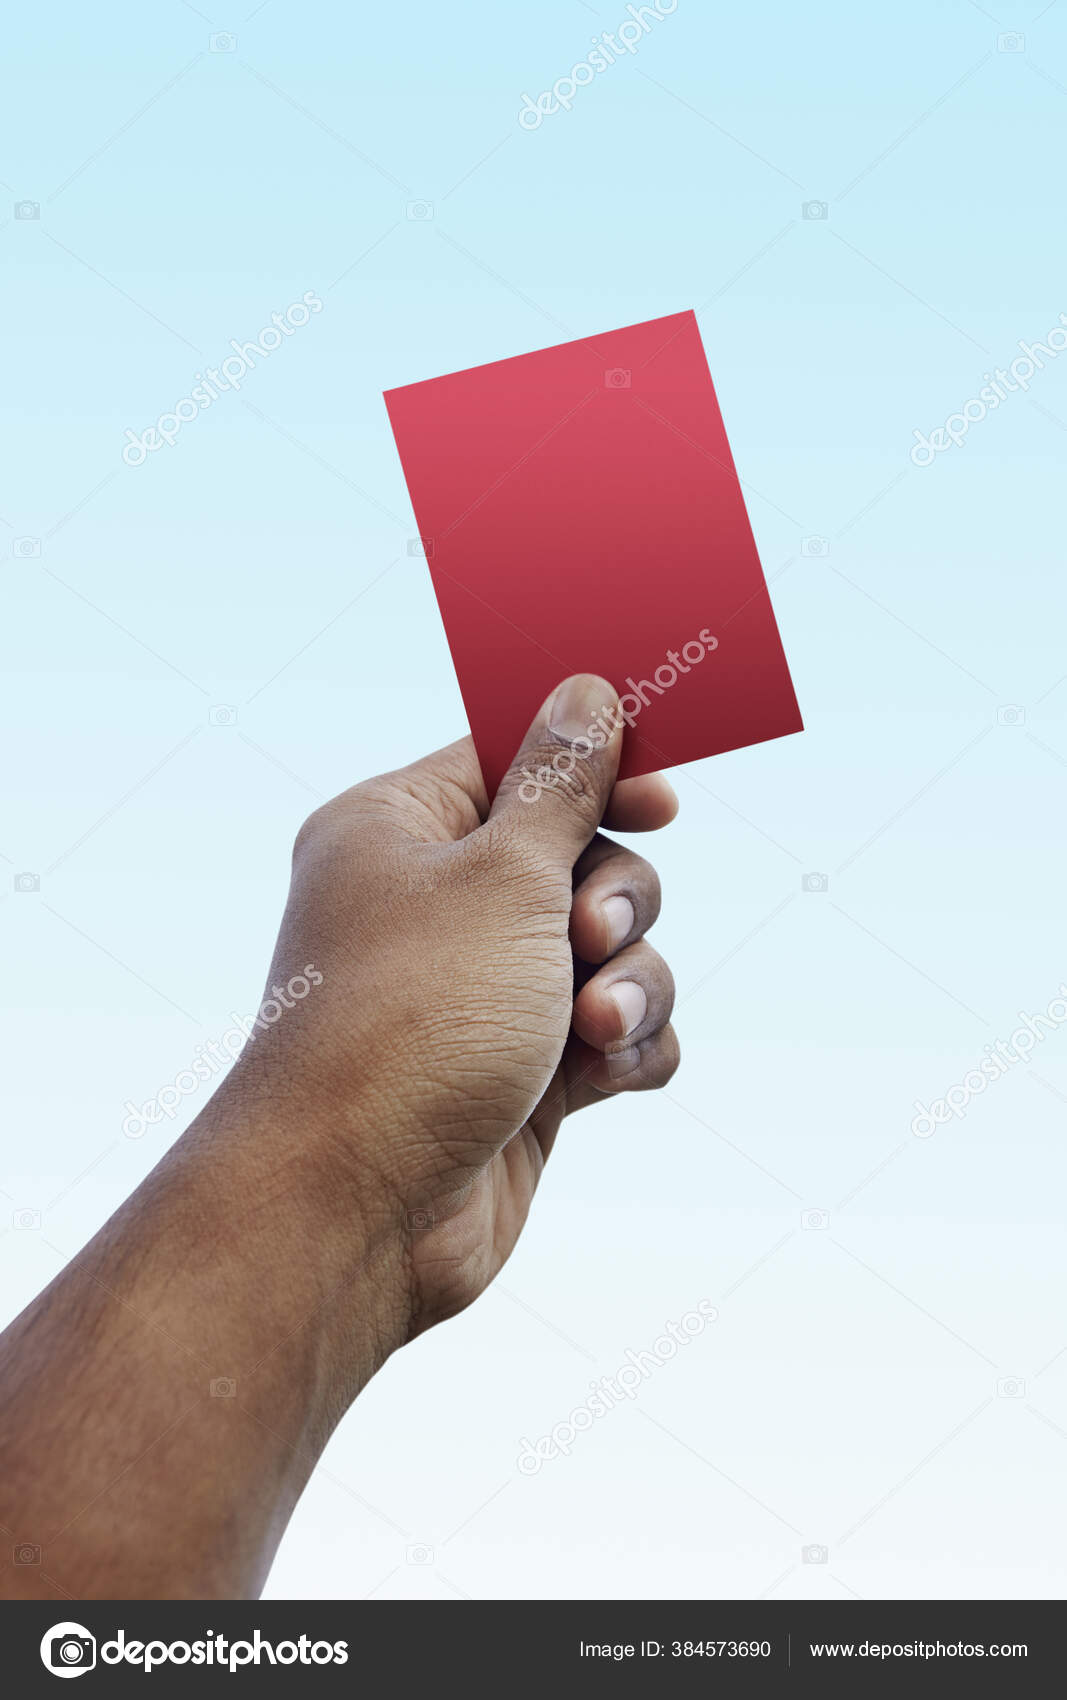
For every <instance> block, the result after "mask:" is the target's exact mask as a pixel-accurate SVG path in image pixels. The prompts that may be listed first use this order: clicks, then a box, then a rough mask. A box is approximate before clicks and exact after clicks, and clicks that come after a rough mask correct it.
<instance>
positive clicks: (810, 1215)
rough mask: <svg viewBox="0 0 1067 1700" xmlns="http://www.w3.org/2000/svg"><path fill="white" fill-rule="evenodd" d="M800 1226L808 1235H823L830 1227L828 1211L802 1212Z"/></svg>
mask: <svg viewBox="0 0 1067 1700" xmlns="http://www.w3.org/2000/svg"><path fill="white" fill-rule="evenodd" d="M800 1226H801V1227H802V1228H803V1229H804V1230H805V1232H807V1233H809V1234H819V1233H823V1232H824V1231H825V1229H827V1228H828V1227H829V1226H830V1212H829V1210H802V1211H801V1212H800Z"/></svg>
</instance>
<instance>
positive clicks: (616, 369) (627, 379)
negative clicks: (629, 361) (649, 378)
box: [604, 366, 633, 390]
mask: <svg viewBox="0 0 1067 1700" xmlns="http://www.w3.org/2000/svg"><path fill="white" fill-rule="evenodd" d="M632 377H633V374H632V372H631V371H630V368H629V367H628V366H609V367H608V369H607V371H606V372H605V373H604V388H605V389H606V390H628V389H629V388H630V384H631V380H632Z"/></svg>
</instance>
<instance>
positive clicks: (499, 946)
mask: <svg viewBox="0 0 1067 1700" xmlns="http://www.w3.org/2000/svg"><path fill="white" fill-rule="evenodd" d="M615 702H616V697H615V693H614V692H613V691H612V689H611V687H610V686H609V685H607V684H606V683H605V682H604V681H603V680H600V679H596V678H593V677H591V676H589V675H580V676H579V678H578V679H576V680H572V681H568V682H566V683H565V684H564V685H563V686H560V687H559V689H558V690H557V691H556V692H555V693H554V694H553V696H552V697H551V698H549V700H548V702H547V703H546V704H545V705H544V706H543V708H542V710H541V711H540V713H539V714H538V716H537V718H536V719H535V721H534V724H533V726H532V727H531V729H530V732H529V734H528V735H527V739H526V741H525V743H524V745H523V748H522V749H521V750H520V752H519V754H518V756H517V757H516V761H515V765H514V767H513V769H512V771H511V772H510V773H509V774H508V776H507V777H506V778H505V780H504V782H503V784H502V785H501V787H500V791H499V792H498V794H497V797H496V799H495V800H494V803H493V805H492V808H491V809H490V808H489V806H488V803H487V799H486V795H485V790H484V786H483V784H482V780H481V775H480V771H479V768H478V763H477V760H476V758H475V755H474V751H473V746H472V744H471V742H470V740H469V739H464V740H462V741H461V742H460V743H458V744H452V745H450V746H449V747H448V748H447V749H444V750H440V751H438V752H437V753H436V754H435V755H432V756H427V757H426V758H425V759H423V760H422V761H419V762H415V763H414V764H413V765H412V766H411V767H407V768H403V769H401V770H400V771H399V772H397V773H392V774H386V775H384V776H382V777H380V778H376V779H371V780H368V781H366V782H365V783H364V784H362V785H357V786H356V787H354V788H353V789H352V790H351V791H347V792H345V793H344V795H343V796H341V797H338V798H336V799H335V800H334V801H333V802H331V803H328V804H327V805H326V806H325V807H324V808H322V809H319V810H317V811H316V813H315V814H314V815H312V816H311V818H310V819H309V820H308V821H307V822H306V824H305V825H304V827H303V828H302V829H301V832H300V834H299V836H298V839H297V844H296V849H295V852H294V857H293V879H292V887H291V890H290V894H289V901H288V904H287V906H286V910H285V915H284V917H283V920H282V926H281V932H280V936H279V939H278V944H277V947H276V950H275V954H274V960H273V963H272V966H271V973H270V982H269V984H270V986H271V987H274V986H283V987H284V986H285V984H286V983H287V982H288V981H289V980H290V978H291V977H292V976H294V975H298V974H303V972H304V969H305V966H306V965H307V964H314V965H315V968H316V969H317V970H318V972H319V973H321V975H322V983H321V985H318V986H317V987H315V988H314V989H313V990H312V991H311V992H310V993H309V994H308V995H307V996H306V997H305V998H304V999H303V1000H302V1001H300V1002H297V1003H295V1004H294V1007H293V1008H292V1009H290V1010H287V1011H286V1012H285V1013H284V1014H283V1016H282V1018H281V1019H280V1020H278V1021H277V1023H276V1024H275V1025H273V1026H271V1027H269V1028H268V1029H267V1030H266V1031H265V1032H264V1033H257V1036H256V1038H255V1039H254V1040H253V1041H252V1042H251V1043H250V1044H248V1045H247V1046H246V1048H245V1050H244V1052H243V1053H242V1055H241V1057H240V1059H239V1061H238V1063H237V1064H236V1065H235V1067H234V1068H233V1070H232V1071H231V1073H230V1074H229V1076H228V1077H227V1079H226V1080H225V1082H224V1083H223V1085H222V1086H221V1087H220V1088H219V1090H218V1091H217V1092H216V1094H215V1096H214V1097H213V1098H212V1099H211V1101H210V1103H209V1104H208V1105H207V1107H206V1109H205V1110H204V1111H203V1112H202V1114H201V1115H200V1116H198V1117H197V1119H196V1121H195V1122H193V1124H192V1125H191V1127H190V1128H189V1129H188V1130H187V1132H186V1133H185V1134H184V1135H183V1136H182V1137H181V1138H180V1139H179V1140H178V1141H177V1143H176V1144H175V1145H174V1146H173V1147H172V1148H171V1150H170V1151H169V1152H168V1153H167V1155H166V1156H165V1157H164V1158H163V1159H162V1161H161V1162H160V1163H159V1164H158V1165H157V1166H156V1168H155V1169H154V1170H153V1171H152V1173H151V1174H150V1175H149V1176H148V1178H147V1179H146V1180H145V1181H144V1182H143V1184H142V1185H141V1186H140V1187H139V1188H138V1190H137V1192H135V1193H134V1194H133V1196H132V1197H131V1198H130V1199H129V1200H128V1201H127V1203H126V1204H125V1205H124V1206H123V1207H122V1208H121V1209H120V1210H119V1211H118V1212H117V1213H116V1214H115V1216H113V1217H112V1218H111V1220H110V1221H109V1222H108V1223H107V1224H106V1225H105V1227H104V1228H103V1229H102V1230H101V1231H100V1233H99V1234H97V1235H96V1237H95V1238H94V1239H93V1240H92V1241H91V1242H90V1243H89V1245H88V1246H86V1248H85V1249H84V1250H83V1251H82V1252H81V1253H79V1255H78V1256H77V1257H76V1258H74V1259H73V1260H72V1262H71V1263H70V1264H69V1265H68V1266H67V1268H66V1269H65V1270H64V1271H63V1272H62V1274H60V1275H59V1276H58V1277H57V1278H56V1280H55V1281H53V1282H52V1284H51V1286H50V1287H48V1288H47V1289H46V1290H45V1291H44V1292H43V1293H42V1294H41V1295H40V1297H39V1298H38V1299H36V1300H35V1301H34V1302H33V1303H32V1304H31V1305H30V1306H29V1307H28V1308H27V1309H26V1310H25V1311H24V1312H23V1313H22V1315H21V1316H20V1317H18V1318H17V1319H16V1321H15V1322H14V1323H12V1325H11V1327H10V1328H8V1329H7V1331H6V1332H5V1333H4V1334H3V1335H2V1336H0V1536H2V1540H3V1546H2V1548H0V1558H2V1560H3V1562H2V1563H0V1595H2V1596H3V1597H5V1598H47V1599H52V1600H56V1601H60V1600H62V1599H63V1598H72V1599H79V1598H99V1599H122V1598H126V1599H172V1598H195V1599H208V1598H221V1599H227V1598H235V1597H245V1596H248V1595H254V1594H256V1593H258V1591H259V1589H260V1588H261V1587H262V1585H263V1582H264V1580H265V1578H266V1575H267V1572H268V1570H269V1568H270V1564H271V1562H272V1559H273V1556H274V1552H275V1549H276V1547H277V1544H278V1541H279V1539H280V1538H281V1535H282V1533H283V1532H284V1529H285V1525H286V1523H287V1521H288V1519H289V1516H290V1514H291V1512H292V1509H293V1507H294V1505H295V1504H296V1501H297V1499H298V1498H299V1495H300V1493H301V1491H302V1489H303V1487H304V1484H305V1482H306V1481H307V1478H308V1476H309V1475H310V1473H311V1471H312V1469H313V1468H314V1465H315V1463H316V1460H317V1458H318V1456H319V1453H320V1452H321V1450H322V1448H323V1446H324V1445H325V1443H326V1441H327V1439H328V1438H329V1435H330V1433H331V1431H332V1429H333V1428H334V1426H335V1424H336V1423H337V1421H338V1420H339V1418H340V1417H341V1415H342V1414H343V1412H344V1411H345V1409H346V1408H347V1406H348V1405H349V1404H350V1403H351V1401H352V1400H353V1399H354V1398H355V1396H356V1394H357V1393H358V1392H359V1391H360V1389H361V1388H362V1387H363V1386H364V1385H365V1384H366V1382H367V1381H368V1380H369V1379H370V1377H371V1376H372V1375H373V1374H374V1372H375V1370H377V1369H378V1368H379V1367H380V1366H381V1364H382V1363H384V1361H385V1359H386V1358H387V1357H388V1356H389V1355H390V1353H391V1352H393V1351H394V1350H395V1349H396V1348H397V1347H398V1346H402V1345H403V1344H404V1343H405V1342H406V1341H407V1340H409V1339H411V1338H412V1337H413V1336H414V1335H415V1334H418V1333H419V1332H421V1331H422V1330H423V1329H425V1328H428V1327H431V1326H432V1325H433V1324H434V1323H437V1322H441V1321H443V1320H445V1319H446V1318H447V1317H450V1316H454V1315H455V1314H456V1313H457V1312H458V1311H460V1310H462V1309H464V1308H465V1307H466V1306H467V1305H469V1304H470V1303H471V1302H472V1301H473V1300H474V1299H475V1298H477V1297H478V1295H479V1294H480V1293H481V1292H482V1291H484V1289H485V1287H486V1286H487V1285H488V1284H489V1282H490V1281H491V1280H492V1279H493V1277H494V1275H495V1274H496V1273H497V1271H498V1270H499V1269H500V1268H501V1266H502V1265H503V1264H504V1262H505V1261H506V1260H507V1258H508V1256H509V1255H510V1253H511V1251H512V1248H513V1247H514V1245H515V1242H516V1240H517V1238H518V1235H519V1233H520V1232H521V1229H522V1227H523V1224H524V1222H525V1220H526V1216H527V1212H528V1211H529V1208H530V1202H531V1199H532V1197H533V1194H534V1190H535V1188H536V1186H537V1183H538V1180H539V1179H540V1176H541V1172H542V1169H543V1167H544V1163H545V1160H546V1158H547V1156H548V1153H549V1151H550V1150H551V1147H552V1144H553V1141H554V1140H555V1137H556V1133H557V1131H558V1129H559V1126H560V1123H561V1122H562V1120H563V1117H564V1116H565V1115H568V1114H570V1113H571V1112H573V1111H574V1110H578V1109H582V1108H584V1107H585V1106H587V1105H589V1104H594V1103H602V1102H604V1101H605V1100H606V1099H607V1098H609V1097H611V1096H613V1095H614V1094H615V1093H617V1092H630V1091H635V1090H637V1091H639V1090H643V1089H646V1088H649V1087H656V1086H662V1085H664V1084H665V1083H666V1081H667V1080H668V1079H669V1078H670V1076H671V1075H672V1074H673V1072H674V1069H675V1068H676V1066H677V1061H678V1047H677V1041H676V1039H675V1037H674V1033H673V1031H672V1029H671V1027H670V1025H669V1021H668V1018H669V1015H670V1009H671V1003H672V1000H673V995H674V994H673V983H672V981H671V976H670V971H669V970H668V968H667V966H666V964H665V963H664V962H663V960H662V958H660V957H659V956H658V955H657V953H656V952H655V951H654V950H653V949H652V948H651V946H649V945H648V944H647V943H646V942H645V940H644V934H645V932H646V930H647V929H648V927H650V926H651V925H652V923H653V922H654V920H655V919H656V916H657V914H658V911H659V884H658V881H657V879H656V875H655V872H654V870H653V869H652V868H651V867H650V866H649V865H648V863H647V862H644V861H643V860H642V859H641V858H640V857H638V856H636V855H634V854H633V852H631V851H629V850H624V849H622V848H621V847H620V846H618V845H615V844H613V843H612V842H611V841H610V839H607V838H605V837H603V836H602V834H601V833H600V832H598V830H597V829H598V827H599V825H600V824H601V822H602V821H603V824H605V825H607V826H608V827H609V828H610V827H614V828H616V829H618V830H622V831H626V832H634V831H644V830H648V829H653V828H656V827H660V826H664V825H666V824H667V822H668V821H670V820H671V819H672V818H673V816H674V813H675V810H676V806H677V805H676V802H675V799H674V795H673V792H672V791H671V790H670V787H669V786H668V785H667V784H666V782H665V781H663V780H662V779H659V778H655V777H649V778H643V779H633V780H626V781H623V782H621V783H619V784H616V783H615V773H616V770H617V767H618V759H619V749H620V744H621V730H620V728H619V727H618V726H617V725H616V726H615V728H614V730H613V731H612V732H611V734H610V736H608V737H607V738H606V739H603V740H601V747H599V748H595V749H594V750H593V751H592V752H591V753H589V754H584V755H583V756H582V757H581V759H579V760H577V761H576V762H575V763H574V765H573V770H572V772H571V773H570V776H569V778H564V779H561V780H559V781H558V782H557V783H554V784H551V785H549V786H548V787H547V788H546V789H544V790H543V791H542V793H541V794H540V795H539V796H538V797H537V798H536V800H530V801H524V800H523V794H521V793H520V787H521V786H522V785H523V771H524V770H526V771H528V772H532V773H535V774H536V773H538V771H539V770H540V769H541V768H543V767H548V766H551V764H552V763H553V761H554V760H555V759H556V758H558V757H560V755H561V753H564V754H566V755H567V756H568V760H569V741H572V740H573V739H575V738H577V737H579V736H581V735H582V734H583V733H585V731H586V728H587V727H588V726H589V725H590V724H591V722H592V721H593V720H594V718H595V717H596V716H597V715H598V713H599V712H600V710H601V709H602V708H603V707H604V706H605V705H608V706H612V707H613V706H614V705H615ZM525 796H527V797H528V796H529V789H528V788H527V790H526V792H525ZM627 904H629V909H627V906H626V905H627ZM618 988H622V990H621V991H620V992H619V995H618V997H616V995H615V993H616V990H617V989H618ZM267 995H268V996H270V995H271V992H270V991H269V990H268V993H267ZM23 1546H30V1547H38V1546H39V1547H40V1548H41V1549H42V1551H41V1557H40V1562H32V1563H25V1562H23V1563H18V1562H15V1554H16V1551H17V1549H18V1548H20V1547H23Z"/></svg>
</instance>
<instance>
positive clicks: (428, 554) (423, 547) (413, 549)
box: [408, 537, 433, 561]
mask: <svg viewBox="0 0 1067 1700" xmlns="http://www.w3.org/2000/svg"><path fill="white" fill-rule="evenodd" d="M408 554H409V555H414V556H415V557H416V558H418V559H420V560H423V561H429V560H432V558H433V538H432V537H409V538H408Z"/></svg>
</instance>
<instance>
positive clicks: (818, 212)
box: [800, 201, 830, 219]
mask: <svg viewBox="0 0 1067 1700" xmlns="http://www.w3.org/2000/svg"><path fill="white" fill-rule="evenodd" d="M800 211H801V213H802V215H803V216H804V218H821V219H826V218H829V216H830V208H829V205H828V204H827V202H826V201H805V202H804V204H803V205H802V207H801V209H800Z"/></svg>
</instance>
